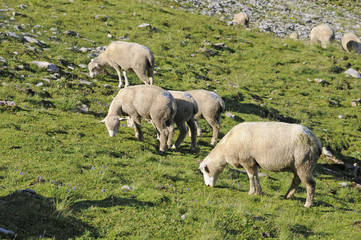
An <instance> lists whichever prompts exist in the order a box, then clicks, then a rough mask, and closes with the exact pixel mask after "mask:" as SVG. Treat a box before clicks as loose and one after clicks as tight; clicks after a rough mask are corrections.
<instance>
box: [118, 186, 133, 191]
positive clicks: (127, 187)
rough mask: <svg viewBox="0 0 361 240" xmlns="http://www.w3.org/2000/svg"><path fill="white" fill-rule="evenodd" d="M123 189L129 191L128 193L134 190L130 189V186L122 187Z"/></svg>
mask: <svg viewBox="0 0 361 240" xmlns="http://www.w3.org/2000/svg"><path fill="white" fill-rule="evenodd" d="M121 189H122V190H128V191H130V190H132V189H133V188H132V187H130V186H128V185H124V186H122V188H121Z"/></svg>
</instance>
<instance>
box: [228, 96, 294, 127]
mask: <svg viewBox="0 0 361 240" xmlns="http://www.w3.org/2000/svg"><path fill="white" fill-rule="evenodd" d="M253 97H254V98H255V99H260V97H258V96H253ZM222 98H223V100H224V102H225V104H226V109H227V110H229V111H235V112H238V113H244V114H252V115H256V116H259V117H261V118H267V119H269V120H277V121H280V122H286V123H300V121H299V120H298V119H295V118H293V117H289V116H283V115H281V114H280V113H279V111H278V110H276V109H274V108H271V107H267V108H265V107H261V106H258V105H256V104H252V103H240V101H243V99H244V97H243V96H242V95H241V94H240V93H237V95H235V96H230V97H222ZM235 121H242V119H241V118H238V119H235Z"/></svg>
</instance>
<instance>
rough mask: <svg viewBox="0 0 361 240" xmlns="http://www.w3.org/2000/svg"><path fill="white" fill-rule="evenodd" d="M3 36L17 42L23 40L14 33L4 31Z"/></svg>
mask: <svg viewBox="0 0 361 240" xmlns="http://www.w3.org/2000/svg"><path fill="white" fill-rule="evenodd" d="M5 34H6V35H7V36H8V37H11V38H14V39H17V40H20V41H22V40H23V38H22V37H20V36H19V35H17V34H16V33H14V32H10V31H5Z"/></svg>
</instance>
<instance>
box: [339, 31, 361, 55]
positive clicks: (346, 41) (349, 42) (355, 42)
mask: <svg viewBox="0 0 361 240" xmlns="http://www.w3.org/2000/svg"><path fill="white" fill-rule="evenodd" d="M341 45H342V48H343V49H344V50H345V51H347V52H350V51H351V50H354V51H355V52H356V53H361V41H360V38H359V37H358V36H356V35H355V34H354V33H345V34H344V35H343V36H342V38H341Z"/></svg>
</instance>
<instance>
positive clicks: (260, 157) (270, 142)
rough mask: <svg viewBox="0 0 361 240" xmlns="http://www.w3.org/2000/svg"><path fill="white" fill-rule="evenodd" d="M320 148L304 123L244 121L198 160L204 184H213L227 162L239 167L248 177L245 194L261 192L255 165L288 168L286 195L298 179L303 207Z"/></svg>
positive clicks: (308, 204) (311, 189) (310, 191)
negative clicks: (304, 192) (290, 178)
mask: <svg viewBox="0 0 361 240" xmlns="http://www.w3.org/2000/svg"><path fill="white" fill-rule="evenodd" d="M321 152H322V146H321V143H320V141H319V140H318V139H317V137H316V136H315V135H314V134H313V133H312V132H311V131H310V130H309V129H308V128H306V127H304V126H302V125H298V124H289V123H281V122H244V123H241V124H238V125H236V126H235V127H233V128H232V129H231V130H230V131H229V132H228V133H227V134H226V135H225V136H224V137H223V139H222V140H221V141H220V142H219V143H218V144H217V146H216V147H215V148H214V149H213V150H212V151H211V152H210V153H209V154H208V156H206V158H205V159H204V160H203V161H202V162H201V163H200V167H199V169H200V170H201V172H202V173H203V176H204V182H205V184H206V185H208V186H211V187H213V186H214V185H215V184H216V182H217V180H218V177H219V175H220V173H221V172H222V171H223V169H224V168H225V166H226V164H227V163H229V164H231V165H232V166H235V167H243V168H245V170H246V171H247V174H248V177H249V180H250V190H249V194H261V193H262V189H261V186H260V183H259V180H258V170H257V168H258V166H260V167H261V168H263V169H265V170H267V171H291V172H293V174H294V177H293V181H292V185H291V187H290V188H289V190H288V192H287V193H286V196H285V198H287V199H289V198H291V197H292V196H293V194H294V193H295V191H296V189H297V187H298V186H299V184H300V183H301V182H302V183H304V184H305V185H306V187H307V199H306V204H305V207H311V206H312V203H313V199H314V193H315V186H316V182H315V180H314V178H313V175H312V172H313V170H314V168H315V166H316V163H317V160H318V158H319V156H320V155H321Z"/></svg>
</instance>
